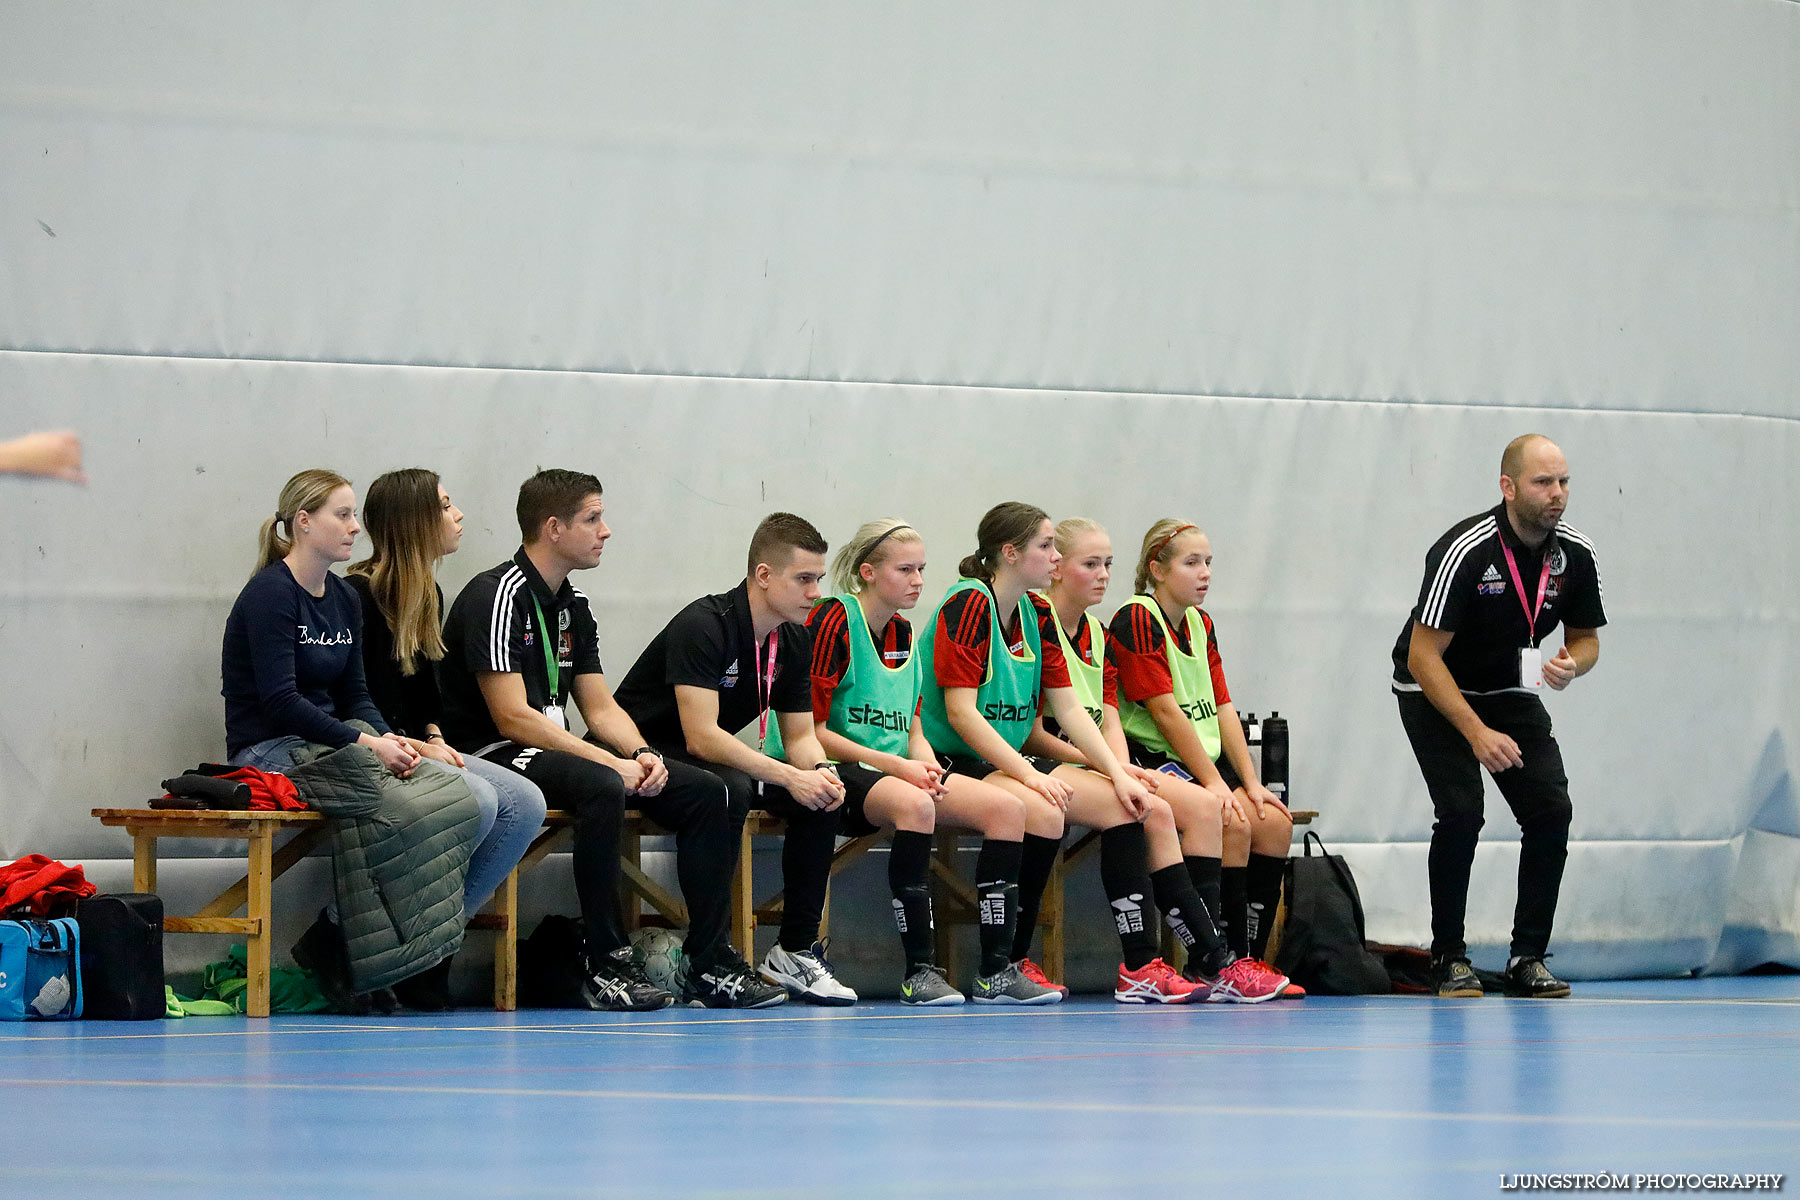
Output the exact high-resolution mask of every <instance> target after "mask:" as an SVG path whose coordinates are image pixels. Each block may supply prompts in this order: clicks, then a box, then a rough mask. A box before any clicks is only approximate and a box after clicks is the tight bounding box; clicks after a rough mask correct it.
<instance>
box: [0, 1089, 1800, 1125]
mask: <svg viewBox="0 0 1800 1200" xmlns="http://www.w3.org/2000/svg"><path fill="white" fill-rule="evenodd" d="M0 1084H21V1085H26V1084H28V1085H31V1086H33V1087H37V1088H40V1089H41V1088H43V1087H44V1086H46V1085H51V1086H64V1087H92V1088H175V1087H181V1088H186V1089H189V1090H196V1091H208V1090H210V1091H267V1092H314V1093H332V1094H340V1095H341V1094H344V1093H363V1094H374V1095H406V1096H485V1097H502V1098H513V1099H553V1100H625V1101H634V1102H644V1101H664V1102H669V1103H685V1104H755V1105H762V1106H768V1105H787V1106H790V1107H812V1106H820V1107H828V1108H844V1107H858V1108H898V1109H939V1110H942V1109H954V1110H965V1111H967V1110H973V1111H980V1112H1035V1113H1111V1114H1124V1115H1132V1114H1136V1115H1142V1116H1202V1117H1256V1118H1275V1119H1283V1120H1294V1119H1303V1118H1307V1119H1313V1120H1344V1121H1448V1122H1452V1123H1464V1124H1477V1125H1565V1126H1584V1125H1598V1126H1604V1127H1615V1128H1653V1129H1720V1130H1733V1131H1739V1130H1745V1129H1770V1130H1783V1129H1786V1130H1794V1131H1800V1121H1758V1120H1750V1119H1743V1118H1725V1117H1634V1116H1610V1117H1609V1116H1594V1115H1577V1114H1550V1113H1453V1112H1429V1111H1423V1110H1418V1109H1362V1108H1324V1107H1316V1106H1315V1107H1306V1108H1284V1107H1264V1106H1254V1105H1228V1104H1110V1103H1099V1102H1078V1101H1054V1100H1052V1101H1032V1100H969V1099H955V1098H948V1099H928V1098H924V1097H904V1096H894V1097H883V1096H792V1095H783V1094H781V1093H749V1092H660V1091H639V1090H626V1089H612V1088H507V1087H445V1086H432V1087H407V1086H404V1085H401V1084H326V1083H253V1082H241V1083H240V1082H232V1081H223V1082H216V1083H207V1084H172V1083H163V1082H159V1081H156V1080H148V1079H78V1080H74V1079H72V1080H44V1079H8V1078H0Z"/></svg>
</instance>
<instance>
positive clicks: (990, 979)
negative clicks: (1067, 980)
mask: <svg viewBox="0 0 1800 1200" xmlns="http://www.w3.org/2000/svg"><path fill="white" fill-rule="evenodd" d="M971 990H972V991H973V992H974V995H972V996H970V997H969V999H970V1000H972V1001H973V1002H974V1003H976V1004H1060V1003H1062V993H1061V992H1059V991H1057V990H1056V989H1055V988H1047V987H1040V986H1039V985H1037V984H1035V983H1033V982H1031V980H1029V979H1027V978H1025V974H1024V972H1022V971H1020V970H1019V964H1017V963H1007V964H1006V966H1004V967H1002V968H1001V969H1000V970H998V971H995V972H994V973H993V974H992V975H981V976H978V977H977V978H976V980H975V986H974V988H972V989H971Z"/></svg>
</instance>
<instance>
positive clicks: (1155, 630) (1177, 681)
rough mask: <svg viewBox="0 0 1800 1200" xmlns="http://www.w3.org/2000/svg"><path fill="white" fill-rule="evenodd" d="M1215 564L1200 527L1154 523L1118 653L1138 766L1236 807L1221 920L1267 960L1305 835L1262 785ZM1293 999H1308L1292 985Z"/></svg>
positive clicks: (1116, 620) (1231, 935) (1112, 645)
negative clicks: (1220, 621) (1223, 641)
mask: <svg viewBox="0 0 1800 1200" xmlns="http://www.w3.org/2000/svg"><path fill="white" fill-rule="evenodd" d="M1212 561H1213V555H1212V544H1211V542H1209V541H1208V540H1207V537H1206V534H1204V533H1203V532H1201V531H1200V530H1199V529H1198V528H1197V527H1196V526H1194V525H1193V524H1192V523H1191V522H1187V521H1178V520H1175V519H1173V518H1165V519H1163V520H1160V521H1158V522H1157V523H1156V524H1154V525H1152V526H1151V527H1150V530H1149V532H1147V533H1146V534H1145V535H1144V542H1143V547H1142V550H1141V552H1140V554H1139V557H1138V569H1137V594H1135V595H1133V596H1132V598H1131V599H1130V600H1129V601H1127V602H1126V603H1125V604H1124V605H1123V606H1122V607H1121V608H1120V609H1119V611H1118V612H1117V613H1116V614H1114V616H1113V620H1112V626H1111V635H1112V636H1111V637H1110V639H1109V641H1108V645H1109V653H1110V654H1111V655H1112V657H1113V660H1114V662H1115V663H1116V664H1117V666H1118V671H1119V691H1120V702H1119V716H1120V720H1121V721H1122V723H1123V724H1124V727H1125V736H1126V740H1127V743H1128V744H1129V746H1130V749H1131V754H1132V758H1133V760H1134V761H1135V762H1137V763H1138V764H1139V765H1142V766H1148V767H1152V768H1156V769H1163V770H1175V771H1180V772H1182V773H1184V774H1187V775H1190V776H1192V778H1193V780H1194V782H1196V783H1198V784H1200V785H1201V786H1202V787H1204V788H1206V789H1207V790H1208V791H1210V792H1212V793H1214V794H1215V795H1219V796H1221V797H1227V796H1228V797H1229V800H1228V801H1227V802H1226V803H1225V804H1224V820H1225V829H1224V841H1223V847H1222V856H1223V869H1222V870H1221V872H1220V883H1219V910H1218V911H1219V912H1220V917H1221V924H1222V925H1223V926H1224V928H1225V932H1226V937H1227V940H1228V941H1229V942H1230V944H1231V947H1232V949H1233V950H1234V951H1236V952H1237V953H1239V954H1244V955H1249V956H1252V957H1255V958H1258V959H1260V957H1261V952H1262V950H1263V949H1264V948H1265V947H1266V946H1267V944H1268V935H1269V933H1270V932H1271V930H1270V929H1269V922H1270V921H1272V920H1273V918H1274V914H1275V908H1276V905H1277V903H1278V902H1279V900H1280V896H1281V875H1282V867H1283V864H1284V863H1285V861H1286V859H1287V852H1288V845H1289V843H1290V842H1291V841H1292V839H1293V834H1294V825H1293V821H1292V819H1291V818H1290V817H1289V816H1288V812H1287V809H1286V807H1285V806H1284V805H1283V804H1282V803H1281V801H1280V800H1279V799H1277V798H1276V796H1275V794H1274V793H1273V792H1271V791H1270V790H1269V789H1268V788H1266V787H1264V786H1263V785H1262V783H1261V781H1260V780H1258V779H1257V777H1256V769H1255V766H1254V764H1253V763H1252V762H1251V760H1250V747H1249V743H1248V741H1247V740H1246V739H1245V737H1244V727H1243V725H1242V723H1241V722H1239V720H1238V715H1237V710H1236V709H1234V708H1233V707H1232V704H1231V693H1230V692H1229V691H1228V690H1227V689H1226V686H1225V673H1224V668H1223V666H1222V665H1221V663H1220V660H1219V651H1218V638H1217V635H1216V634H1215V633H1214V631H1213V624H1212V618H1211V617H1210V616H1208V615H1207V614H1206V612H1205V610H1203V609H1202V608H1201V607H1200V605H1201V602H1202V601H1204V600H1205V599H1206V594H1207V592H1208V590H1209V589H1210V588H1211V585H1212ZM1193 866H1194V864H1193V862H1192V860H1190V868H1192V867H1193ZM1203 894H1204V893H1203ZM1208 899H1209V900H1210V899H1211V897H1208ZM1285 994H1286V995H1289V996H1297V995H1300V994H1302V993H1301V992H1300V989H1299V988H1298V987H1297V986H1294V985H1289V987H1288V988H1287V989H1286V992H1285Z"/></svg>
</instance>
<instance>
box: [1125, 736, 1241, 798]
mask: <svg viewBox="0 0 1800 1200" xmlns="http://www.w3.org/2000/svg"><path fill="white" fill-rule="evenodd" d="M1125 745H1126V747H1127V748H1128V749H1130V751H1131V761H1132V763H1133V764H1135V765H1136V766H1140V767H1142V768H1144V770H1146V771H1160V770H1162V769H1163V767H1164V766H1174V767H1179V768H1180V769H1181V773H1180V774H1179V775H1176V776H1175V777H1176V778H1177V779H1192V778H1193V777H1194V775H1193V772H1191V771H1189V770H1188V769H1187V767H1186V766H1184V765H1183V764H1182V763H1180V762H1178V761H1177V760H1175V759H1173V758H1170V757H1169V756H1168V755H1166V754H1164V753H1163V752H1162V751H1160V750H1152V749H1151V748H1150V747H1148V746H1146V745H1144V744H1143V743H1142V742H1139V741H1134V740H1133V739H1131V738H1126V739H1125ZM1213 766H1215V767H1217V768H1219V774H1220V775H1222V776H1224V777H1225V786H1226V787H1228V788H1230V789H1231V790H1232V791H1234V792H1235V791H1237V789H1239V788H1241V787H1243V786H1244V781H1243V780H1242V779H1241V778H1239V777H1238V773H1237V771H1236V770H1234V769H1233V768H1232V765H1231V760H1230V759H1229V758H1226V757H1225V756H1224V755H1223V754H1221V755H1219V757H1218V758H1217V759H1215V760H1214V761H1213Z"/></svg>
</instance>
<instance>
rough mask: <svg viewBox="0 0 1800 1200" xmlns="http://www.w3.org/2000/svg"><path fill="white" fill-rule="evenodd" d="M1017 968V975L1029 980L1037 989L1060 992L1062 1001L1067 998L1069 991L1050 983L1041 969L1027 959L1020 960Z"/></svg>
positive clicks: (1058, 984)
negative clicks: (1042, 988)
mask: <svg viewBox="0 0 1800 1200" xmlns="http://www.w3.org/2000/svg"><path fill="white" fill-rule="evenodd" d="M1017 966H1018V968H1019V974H1021V975H1023V976H1024V977H1025V978H1027V979H1029V980H1031V982H1033V983H1035V984H1037V985H1038V986H1039V987H1047V988H1050V989H1052V990H1054V991H1058V992H1061V993H1062V998H1063V999H1064V1000H1067V999H1068V998H1069V989H1068V988H1066V987H1064V986H1063V985H1062V984H1060V983H1051V982H1050V980H1049V978H1048V977H1047V976H1046V975H1045V974H1044V972H1043V968H1041V967H1039V966H1038V965H1037V964H1036V963H1034V962H1032V961H1031V960H1030V959H1029V958H1021V959H1020V960H1019V961H1018V964H1017Z"/></svg>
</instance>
